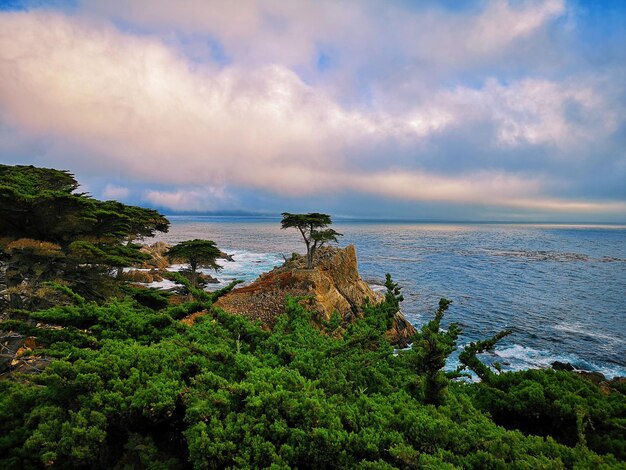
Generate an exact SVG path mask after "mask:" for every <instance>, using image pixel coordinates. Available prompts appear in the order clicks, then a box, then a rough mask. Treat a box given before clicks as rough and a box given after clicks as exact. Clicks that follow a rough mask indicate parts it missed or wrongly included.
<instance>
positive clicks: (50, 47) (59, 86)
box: [0, 0, 623, 210]
mask: <svg viewBox="0 0 626 470" xmlns="http://www.w3.org/2000/svg"><path fill="white" fill-rule="evenodd" d="M124 4H125V2H124ZM367 5H368V4H366V3H364V2H363V3H361V2H357V3H350V2H345V3H335V2H305V3H293V4H292V3H290V2H272V1H268V2H236V3H233V2H217V3H211V4H209V3H205V2H195V3H190V5H189V9H186V8H185V9H181V8H179V7H177V6H174V4H171V3H169V2H162V1H155V2H149V6H148V5H147V4H146V3H143V1H138V2H134V3H132V4H131V5H130V8H129V9H128V10H127V11H126V10H124V8H122V3H121V2H99V3H98V2H93V3H91V2H90V3H89V4H86V5H85V8H86V9H87V10H88V11H90V15H91V16H89V17H85V16H84V15H81V14H78V15H76V16H73V17H69V16H64V15H60V14H53V13H42V12H30V13H2V14H0V116H1V120H2V121H4V124H5V126H7V127H8V128H10V129H16V130H19V133H20V135H21V136H31V137H32V138H35V137H36V138H45V139H46V140H47V141H50V142H52V143H53V144H52V145H51V148H56V149H57V150H55V151H54V152H56V153H54V155H57V154H59V153H61V152H66V157H65V158H66V160H64V161H65V162H66V164H67V166H69V167H71V168H77V169H78V168H80V169H84V170H91V171H94V170H97V171H99V172H104V173H106V172H108V174H112V173H113V172H120V171H123V172H124V173H125V176H126V177H127V178H129V179H136V180H142V181H144V182H145V181H148V182H153V183H162V184H169V185H178V186H183V185H184V186H185V187H194V188H195V187H203V188H204V187H206V188H207V189H206V190H204V189H202V190H197V189H185V190H179V191H149V192H147V193H146V194H145V200H146V201H148V202H150V203H152V204H156V205H159V206H161V207H166V208H170V209H176V210H212V209H216V208H218V207H217V206H216V204H224V203H226V202H227V201H228V197H227V195H226V194H225V193H224V192H223V190H218V189H215V188H222V187H224V186H225V185H232V186H238V187H245V188H255V189H261V190H264V191H270V192H273V193H278V194H283V195H293V196H296V195H312V194H319V193H321V192H333V191H339V190H353V191H359V192H366V193H374V194H380V195H382V196H388V197H397V198H402V199H409V200H420V201H422V200H423V201H428V200H436V201H448V202H472V203H480V204H489V203H491V202H493V201H496V200H497V201H500V202H499V204H503V205H509V206H513V207H515V206H517V205H520V204H528V205H529V206H532V204H534V203H533V202H532V201H536V202H535V203H536V204H539V205H541V204H544V206H545V207H560V206H563V207H564V202H565V201H560V200H556V202H554V201H555V200H553V199H550V198H547V197H546V196H545V195H544V192H545V189H546V187H548V185H549V184H550V182H548V181H546V180H545V179H544V178H542V177H539V176H533V175H529V174H528V173H526V174H523V173H520V172H513V171H511V172H507V171H506V167H505V166H502V167H495V168H494V167H487V168H483V169H480V156H479V155H478V156H477V152H476V151H475V150H474V151H473V153H472V155H470V156H466V155H465V154H464V155H459V156H458V159H459V161H461V159H463V158H464V159H470V158H474V159H476V165H475V168H471V169H469V170H467V171H465V172H462V171H454V172H453V175H446V173H445V169H444V170H442V169H441V168H439V169H429V168H428V167H427V165H424V164H423V162H422V161H423V160H425V159H424V158H423V157H424V155H425V152H428V151H429V150H432V149H433V147H434V146H442V145H445V139H446V137H447V135H448V133H452V132H454V133H456V134H460V135H465V134H467V135H468V136H469V137H473V135H472V134H473V133H474V129H475V128H476V127H477V126H483V127H484V128H486V129H487V130H486V131H482V132H484V135H481V139H482V140H481V145H482V146H483V147H484V148H487V149H489V150H491V151H498V150H502V151H503V152H506V151H509V150H510V149H525V148H531V149H532V148H533V147H537V146H546V147H552V148H556V149H557V150H558V152H556V153H555V155H558V156H559V158H561V156H562V155H563V154H565V153H566V151H567V150H569V149H576V148H579V147H581V146H585V145H592V144H593V143H594V142H596V141H597V140H598V139H604V138H605V137H607V136H609V135H610V134H611V133H612V132H615V130H616V129H617V128H618V126H619V125H620V123H621V122H623V115H620V113H619V112H618V111H617V110H616V109H617V108H616V105H615V104H612V103H611V102H610V100H609V99H608V98H607V96H606V95H605V94H604V93H603V89H602V87H601V85H599V84H600V83H601V82H600V81H598V80H596V79H594V78H593V77H586V78H585V79H582V80H581V79H580V78H579V77H576V78H570V79H565V80H560V81H557V80H555V79H547V78H538V77H526V78H523V77H522V78H519V79H516V80H510V81H508V82H504V81H500V80H498V79H497V78H493V79H489V80H486V81H484V82H482V83H481V84H479V85H478V86H475V87H471V88H470V87H468V86H456V87H453V88H444V87H440V86H435V87H433V86H432V84H429V85H428V86H427V87H426V88H425V90H426V91H427V92H423V93H417V94H414V93H413V92H406V90H405V89H404V88H403V86H398V87H396V88H394V87H388V89H386V90H385V93H382V94H375V95H374V98H373V100H372V102H370V103H367V104H366V105H354V104H352V105H351V106H348V105H346V104H345V102H344V101H343V100H342V99H341V97H340V96H339V97H338V96H337V95H336V93H334V92H333V91H332V87H328V86H326V85H323V86H317V85H315V84H312V83H310V82H307V81H306V80H305V79H304V78H303V75H306V73H302V72H300V74H297V73H296V72H294V69H293V68H292V67H293V66H294V65H297V66H302V65H303V64H310V63H311V61H312V60H314V59H315V55H316V50H317V47H318V46H319V44H320V41H324V40H326V41H329V44H330V45H331V46H332V45H338V44H339V43H341V45H340V46H337V47H338V48H339V50H340V55H341V54H343V56H341V57H340V58H341V59H342V60H343V62H342V63H341V65H342V67H341V68H342V72H338V73H348V74H352V73H353V72H354V70H358V69H359V67H362V66H364V64H367V63H368V58H369V59H371V61H372V62H371V63H372V64H374V65H378V64H379V62H378V61H379V60H383V58H384V57H385V58H384V60H383V62H381V63H383V64H384V63H386V62H384V61H385V60H388V59H387V58H386V55H387V52H388V51H389V50H390V47H392V46H394V45H395V46H398V48H399V49H398V50H399V51H400V52H398V54H399V55H400V56H401V60H399V63H400V65H398V66H397V69H396V70H395V71H393V70H390V74H392V72H393V73H395V72H398V70H404V69H403V67H405V66H406V63H407V62H406V60H417V61H423V63H425V64H427V65H428V64H429V63H430V66H432V63H437V64H448V63H449V62H451V59H453V60H452V62H455V65H454V67H462V66H463V64H465V65H467V64H468V63H470V62H475V61H478V62H480V61H482V60H485V58H486V57H487V56H497V55H498V54H500V53H501V52H502V51H504V50H506V49H507V48H509V47H511V45H512V44H514V43H516V42H517V41H520V40H524V39H525V38H529V37H532V35H533V34H534V33H535V32H536V31H538V30H540V29H541V28H544V27H546V25H547V24H549V23H550V21H551V20H552V19H554V18H556V17H558V16H559V15H562V14H563V11H564V4H563V2H562V1H560V0H547V1H544V2H540V1H531V2H522V3H521V4H520V5H521V6H517V7H513V6H511V5H510V4H509V3H507V2H501V1H498V2H493V3H488V4H487V5H488V6H487V7H486V8H485V9H483V10H480V11H478V12H473V13H472V14H470V15H469V16H462V15H460V14H451V13H448V12H445V13H444V12H443V11H440V10H432V11H431V10H429V11H425V12H423V11H419V12H406V11H403V10H401V9H400V7H397V6H389V8H386V9H385V14H381V15H378V16H377V15H372V14H371V13H372V12H371V11H370V10H368V9H369V8H370V7H368V6H367ZM300 7H302V8H300ZM96 12H97V13H102V12H104V13H106V14H108V15H111V16H116V17H117V16H120V15H121V16H123V17H125V18H126V19H129V20H132V21H135V22H137V23H138V24H143V25H151V26H152V27H158V28H164V29H167V28H170V27H174V28H175V29H176V28H178V29H181V30H182V29H188V28H192V29H193V30H198V31H202V32H205V33H211V34H212V35H215V36H216V37H217V38H218V39H219V40H220V41H222V42H223V44H224V45H225V47H226V49H227V52H228V53H229V54H232V57H233V61H234V62H233V63H232V64H230V65H227V66H220V65H218V64H215V63H213V62H211V61H210V60H209V61H207V62H205V63H192V62H190V61H189V60H188V59H187V57H185V55H184V54H183V53H182V52H181V50H180V49H177V48H176V47H174V46H172V44H171V42H163V41H162V40H161V39H159V38H156V37H154V36H150V35H147V34H146V35H143V36H138V35H133V34H131V33H128V32H126V33H124V32H121V31H120V30H119V29H116V28H114V27H113V26H111V25H110V24H108V23H103V22H102V21H97V20H96V19H95V18H94V17H95V13H96ZM331 13H332V14H331ZM233 18H236V19H237V21H226V20H227V19H233ZM351 21H355V23H354V25H355V26H354V28H353V29H350V30H348V29H346V26H347V25H349V24H351ZM387 21H392V24H393V26H394V27H390V26H389V24H387V23H386V22H387ZM320 31H323V33H320ZM347 31H350V33H349V34H348V33H347ZM320 34H322V36H320ZM342 41H343V42H342ZM377 41H379V42H377ZM360 42H361V43H360ZM351 52H355V53H354V54H350V53H351ZM457 59H458V60H457ZM456 62H458V63H456ZM403 64H404V65H403ZM296 70H299V69H297V68H296ZM407 70H408V72H407V77H406V79H405V80H404V81H401V82H400V83H401V84H402V85H406V84H409V85H410V84H411V83H415V86H416V87H417V88H420V86H421V85H420V84H419V78H420V75H419V73H418V74H415V70H416V68H414V67H408V68H407ZM428 70H431V69H427V71H428ZM431 71H432V70H431ZM332 76H333V77H334V79H337V80H338V82H341V77H340V76H339V75H332ZM348 83H351V82H350V81H348ZM382 83H386V82H384V81H382V82H381V84H382ZM375 88H376V87H374V86H372V89H375ZM391 97H393V99H391ZM394 99H395V100H396V101H398V102H401V103H402V104H401V106H396V105H394V104H393V103H392V102H393V100H394ZM572 116H574V118H572ZM442 142H444V144H442ZM0 148H2V146H1V145H0ZM398 149H399V151H400V152H404V153H405V154H406V156H404V157H399V156H397V155H396V154H395V152H396V151H398ZM437 150H441V151H446V149H445V148H443V149H440V148H437ZM84 155H88V156H89V157H88V158H86V157H85V156H84ZM407 162H408V164H407ZM70 164H71V165H70ZM461 166H464V167H468V168H470V167H471V165H461ZM454 170H458V168H454ZM125 191H126V188H121V187H114V186H111V187H107V188H105V192H104V194H109V195H110V196H105V197H121V198H123V197H127V196H128V193H126V192H125ZM546 201H548V202H546ZM550 201H552V202H550ZM230 202H232V201H230Z"/></svg>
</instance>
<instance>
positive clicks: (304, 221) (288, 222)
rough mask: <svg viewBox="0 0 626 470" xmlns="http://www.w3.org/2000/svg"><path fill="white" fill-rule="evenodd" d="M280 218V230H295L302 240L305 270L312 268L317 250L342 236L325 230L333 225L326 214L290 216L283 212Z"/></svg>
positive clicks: (333, 231) (330, 229) (329, 229)
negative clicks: (298, 232) (304, 246)
mask: <svg viewBox="0 0 626 470" xmlns="http://www.w3.org/2000/svg"><path fill="white" fill-rule="evenodd" d="M282 216H283V220H282V221H281V228H283V229H285V228H297V229H298V230H299V231H300V234H301V235H302V238H303V239H304V244H305V245H306V267H307V269H311V268H312V267H313V257H314V256H315V252H316V251H317V249H318V248H321V247H322V246H323V245H324V244H326V243H328V242H331V241H332V242H336V241H337V237H341V236H342V234H341V233H339V232H336V231H335V230H333V229H332V228H327V227H328V226H329V225H330V224H332V223H333V222H332V220H331V219H330V215H328V214H320V213H318V212H310V213H308V214H291V213H289V212H283V213H282Z"/></svg>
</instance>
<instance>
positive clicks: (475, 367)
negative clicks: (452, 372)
mask: <svg viewBox="0 0 626 470" xmlns="http://www.w3.org/2000/svg"><path fill="white" fill-rule="evenodd" d="M511 333H512V331H511V330H504V331H500V332H499V333H497V334H496V335H494V336H493V337H491V338H489V339H486V340H482V341H476V342H472V343H470V344H469V345H467V346H466V347H465V348H464V349H463V351H461V353H460V354H459V361H460V362H461V364H463V366H462V368H468V369H470V370H472V372H474V373H475V374H476V375H477V376H478V377H479V378H480V379H481V380H483V381H486V382H489V381H491V380H493V378H494V376H495V374H494V373H493V371H492V370H491V369H490V368H489V366H486V365H485V364H483V363H482V362H481V361H480V359H478V357H476V355H477V354H480V353H483V352H485V351H492V350H493V349H494V348H495V346H496V344H497V342H498V341H500V340H501V339H502V338H504V337H506V336H508V335H510V334H511Z"/></svg>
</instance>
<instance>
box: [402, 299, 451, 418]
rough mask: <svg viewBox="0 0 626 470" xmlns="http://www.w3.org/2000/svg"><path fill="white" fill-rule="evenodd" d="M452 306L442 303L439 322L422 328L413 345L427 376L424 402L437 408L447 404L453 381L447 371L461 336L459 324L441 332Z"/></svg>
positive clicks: (420, 369) (419, 368)
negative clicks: (451, 355) (444, 316)
mask: <svg viewBox="0 0 626 470" xmlns="http://www.w3.org/2000/svg"><path fill="white" fill-rule="evenodd" d="M451 303H452V301H451V300H448V299H443V298H442V299H440V300H439V307H438V308H437V311H436V312H435V318H434V319H432V320H431V321H429V322H428V323H426V324H425V325H424V326H423V327H422V328H421V330H420V331H419V332H418V334H417V335H415V339H414V342H413V350H412V356H413V361H414V364H415V368H416V370H417V372H418V373H419V374H421V375H423V376H424V401H425V402H426V403H429V404H432V405H437V406H438V405H442V404H443V403H444V402H445V399H446V396H447V390H448V382H449V379H448V377H447V375H446V374H445V372H444V371H443V368H444V367H445V365H446V360H447V359H448V357H449V356H450V354H452V352H454V350H455V349H456V340H457V338H458V336H459V334H461V330H460V328H459V326H458V325H457V324H456V323H452V324H450V326H448V329H447V330H446V331H442V330H441V320H442V319H443V315H444V313H445V312H446V311H447V310H448V308H449V306H450V304H451Z"/></svg>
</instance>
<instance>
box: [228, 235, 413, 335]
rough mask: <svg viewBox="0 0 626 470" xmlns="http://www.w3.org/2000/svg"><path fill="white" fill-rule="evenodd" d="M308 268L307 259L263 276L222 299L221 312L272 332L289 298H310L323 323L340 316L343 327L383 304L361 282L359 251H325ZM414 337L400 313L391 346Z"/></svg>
mask: <svg viewBox="0 0 626 470" xmlns="http://www.w3.org/2000/svg"><path fill="white" fill-rule="evenodd" d="M305 266H306V262H305V260H304V258H303V257H301V256H298V255H294V256H292V258H291V259H290V260H288V261H287V262H286V263H285V264H284V265H283V266H281V267H279V268H275V269H274V270H272V271H270V272H269V273H265V274H262V275H261V276H260V277H259V278H258V279H257V280H256V281H254V282H253V283H252V284H250V285H248V286H245V287H241V288H239V289H234V290H233V291H232V292H230V293H229V294H227V295H225V296H223V297H221V298H220V299H219V300H218V301H217V303H216V306H217V307H220V308H222V309H224V310H226V311H227V312H230V313H235V314H240V315H245V316H247V317H249V318H251V319H252V320H260V321H261V322H262V323H264V324H265V325H267V326H268V327H270V328H271V327H272V326H273V325H274V323H275V321H276V317H277V316H278V315H280V314H281V313H283V312H284V309H285V307H284V299H285V296H286V295H291V296H306V297H307V298H306V299H305V300H303V305H304V306H305V307H306V308H307V309H309V310H311V311H313V312H315V313H317V316H318V317H317V319H318V320H320V321H321V320H325V321H328V320H330V318H331V315H332V313H333V312H334V311H337V312H338V313H339V314H340V315H341V317H342V319H343V320H344V322H350V321H352V320H353V319H354V317H355V316H357V317H360V316H361V315H362V314H363V312H362V309H361V307H362V305H363V304H364V303H365V302H366V300H369V301H370V302H371V303H374V304H376V303H379V302H381V301H382V299H383V298H382V296H381V295H379V294H377V293H375V292H374V291H373V290H372V289H371V288H370V287H369V286H368V285H367V284H366V283H365V282H364V281H363V280H362V279H361V276H360V275H359V271H358V267H357V258H356V250H355V248H354V245H349V246H347V247H346V248H343V249H340V248H330V247H325V248H322V249H320V250H318V253H317V254H316V257H315V267H314V268H313V269H306V268H305ZM414 334H415V328H414V327H413V326H412V325H411V324H410V323H409V322H408V321H407V320H406V319H405V318H404V316H403V315H402V313H400V312H398V313H397V314H396V316H395V318H394V323H393V326H392V328H391V330H389V331H388V332H387V336H388V338H389V339H390V341H392V342H393V343H395V344H399V345H400V346H406V344H407V343H408V341H409V339H410V338H411V337H412V336H413V335H414Z"/></svg>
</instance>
